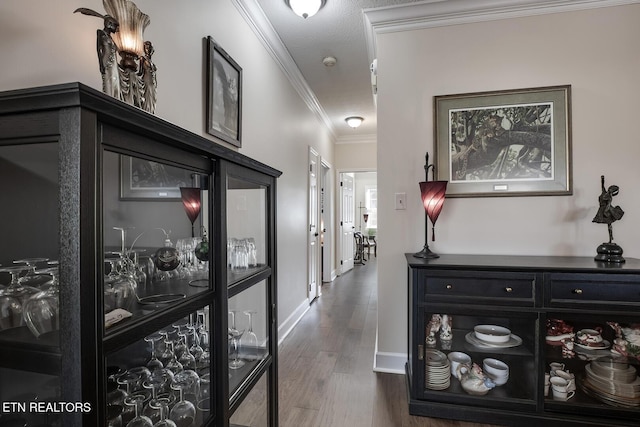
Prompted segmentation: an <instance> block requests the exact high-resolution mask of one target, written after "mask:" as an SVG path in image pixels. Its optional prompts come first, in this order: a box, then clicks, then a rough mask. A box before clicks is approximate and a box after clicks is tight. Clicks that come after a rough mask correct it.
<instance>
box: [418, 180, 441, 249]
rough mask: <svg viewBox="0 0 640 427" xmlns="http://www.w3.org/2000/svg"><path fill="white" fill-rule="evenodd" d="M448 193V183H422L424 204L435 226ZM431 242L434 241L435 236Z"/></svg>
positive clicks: (421, 191)
mask: <svg viewBox="0 0 640 427" xmlns="http://www.w3.org/2000/svg"><path fill="white" fill-rule="evenodd" d="M446 191H447V181H426V182H421V183H420V193H421V194H422V203H423V204H424V210H425V211H426V212H427V216H428V217H429V219H430V220H431V224H433V225H434V226H435V224H436V221H437V220H438V216H439V215H440V211H441V210H442V206H443V205H444V199H445V193H446ZM431 240H434V236H433V234H432V235H431Z"/></svg>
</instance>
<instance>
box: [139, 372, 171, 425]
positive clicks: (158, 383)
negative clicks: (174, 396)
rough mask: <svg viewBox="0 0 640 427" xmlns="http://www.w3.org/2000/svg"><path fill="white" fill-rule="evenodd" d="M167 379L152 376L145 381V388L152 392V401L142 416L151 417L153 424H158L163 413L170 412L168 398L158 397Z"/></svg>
mask: <svg viewBox="0 0 640 427" xmlns="http://www.w3.org/2000/svg"><path fill="white" fill-rule="evenodd" d="M164 383H165V378H163V377H161V376H152V377H151V379H149V380H147V381H145V382H144V383H143V384H142V385H143V387H144V388H146V389H148V390H151V396H152V397H151V400H149V402H148V403H147V405H146V406H145V407H144V410H143V411H142V414H143V415H144V416H146V417H149V419H150V420H151V422H152V423H157V422H158V421H160V419H161V417H162V413H163V412H165V411H164V410H166V412H167V413H168V412H169V399H168V398H166V397H158V391H159V390H160V388H161V387H163V385H164Z"/></svg>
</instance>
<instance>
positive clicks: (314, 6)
mask: <svg viewBox="0 0 640 427" xmlns="http://www.w3.org/2000/svg"><path fill="white" fill-rule="evenodd" d="M284 2H285V3H286V4H287V6H289V7H290V8H291V10H293V13H295V14H296V15H298V16H301V17H303V18H304V19H307V18H309V17H311V16H313V15H315V14H316V13H318V11H319V10H320V9H321V8H322V6H324V5H325V3H326V2H327V0H284Z"/></svg>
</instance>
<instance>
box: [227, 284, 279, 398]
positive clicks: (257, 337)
mask: <svg viewBox="0 0 640 427" xmlns="http://www.w3.org/2000/svg"><path fill="white" fill-rule="evenodd" d="M267 301H268V299H267V281H266V280H263V281H261V282H260V283H257V284H256V285H254V286H252V287H250V288H248V289H246V290H244V291H243V292H240V293H238V294H237V295H235V296H233V297H231V298H229V303H228V310H229V312H228V315H229V323H228V331H229V362H228V365H229V392H230V396H231V397H230V400H233V398H234V397H233V395H234V393H235V391H236V390H237V389H238V387H239V386H240V385H241V384H242V383H243V382H244V380H245V379H246V378H247V377H248V376H249V375H250V374H251V373H252V372H253V371H254V370H255V369H256V367H258V365H259V364H260V362H261V361H263V360H265V359H266V358H267V357H268V356H269V348H270V346H269V340H270V339H271V337H270V328H269V326H270V324H269V321H268V319H269V315H268V314H269V313H268V303H267Z"/></svg>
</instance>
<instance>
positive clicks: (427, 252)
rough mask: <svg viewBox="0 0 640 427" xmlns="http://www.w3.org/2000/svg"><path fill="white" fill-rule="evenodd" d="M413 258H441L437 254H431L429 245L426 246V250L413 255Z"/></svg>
mask: <svg viewBox="0 0 640 427" xmlns="http://www.w3.org/2000/svg"><path fill="white" fill-rule="evenodd" d="M413 256H414V257H415V258H425V259H433V258H440V255H438V254H437V253H435V252H431V249H429V245H424V248H422V250H421V251H420V252H416V253H415V254H413Z"/></svg>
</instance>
